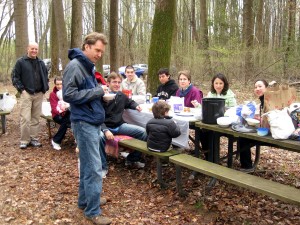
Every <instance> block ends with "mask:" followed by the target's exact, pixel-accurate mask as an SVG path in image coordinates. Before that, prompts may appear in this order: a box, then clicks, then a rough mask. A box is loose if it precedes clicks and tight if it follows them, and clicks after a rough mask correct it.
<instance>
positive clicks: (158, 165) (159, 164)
mask: <svg viewBox="0 0 300 225" xmlns="http://www.w3.org/2000/svg"><path fill="white" fill-rule="evenodd" d="M156 173H157V181H158V183H159V185H160V187H161V188H166V187H167V184H166V183H165V182H164V181H163V178H162V162H161V160H160V159H159V158H158V157H157V158H156Z"/></svg>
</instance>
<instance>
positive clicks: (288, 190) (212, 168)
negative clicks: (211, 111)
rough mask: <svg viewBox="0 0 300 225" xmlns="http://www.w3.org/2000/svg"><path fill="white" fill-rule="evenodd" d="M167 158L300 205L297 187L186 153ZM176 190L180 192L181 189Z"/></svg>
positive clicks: (189, 167)
mask: <svg viewBox="0 0 300 225" xmlns="http://www.w3.org/2000/svg"><path fill="white" fill-rule="evenodd" d="M169 160H170V162H172V163H174V164H176V165H179V166H182V167H186V168H188V169H191V170H194V171H197V172H200V173H203V174H205V175H208V176H211V177H215V178H217V179H220V180H223V181H225V182H228V183H231V184H235V185H237V186H240V187H244V188H247V189H250V190H252V191H255V192H258V193H261V194H265V195H269V196H271V197H274V198H277V199H280V200H282V201H286V202H290V203H293V204H296V205H300V190H299V189H297V188H294V187H291V186H288V185H284V184H280V183H277V182H274V181H271V180H267V179H264V178H261V177H257V176H254V175H251V174H246V173H243V172H241V171H237V170H234V169H230V168H227V167H224V166H221V165H218V164H215V163H211V162H208V161H205V160H202V159H199V158H196V157H193V156H191V155H187V154H179V155H175V156H171V157H170V158H169ZM179 185H181V184H179ZM179 187H181V186H179ZM178 191H179V192H181V191H182V190H178Z"/></svg>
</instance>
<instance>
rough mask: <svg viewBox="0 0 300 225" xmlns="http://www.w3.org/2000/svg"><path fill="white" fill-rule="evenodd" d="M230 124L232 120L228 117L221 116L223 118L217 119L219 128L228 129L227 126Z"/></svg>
mask: <svg viewBox="0 0 300 225" xmlns="http://www.w3.org/2000/svg"><path fill="white" fill-rule="evenodd" d="M231 123H232V118H230V117H226V116H223V117H219V118H217V124H218V125H219V126H220V127H223V128H227V127H229V125H230V124H231Z"/></svg>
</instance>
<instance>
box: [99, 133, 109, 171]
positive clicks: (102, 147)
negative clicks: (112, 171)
mask: <svg viewBox="0 0 300 225" xmlns="http://www.w3.org/2000/svg"><path fill="white" fill-rule="evenodd" d="M105 143H106V139H105V135H104V133H103V132H102V131H101V132H100V156H101V162H102V170H108V165H107V160H106V157H107V156H106V152H105Z"/></svg>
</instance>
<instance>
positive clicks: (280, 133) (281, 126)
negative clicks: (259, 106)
mask: <svg viewBox="0 0 300 225" xmlns="http://www.w3.org/2000/svg"><path fill="white" fill-rule="evenodd" d="M266 115H267V118H268V121H269V124H270V130H271V133H272V137H273V138H274V139H288V138H289V136H290V135H291V134H292V133H293V132H294V131H295V127H294V124H293V121H292V118H291V117H290V116H289V114H288V112H287V108H284V109H282V110H272V111H269V112H267V113H266Z"/></svg>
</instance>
